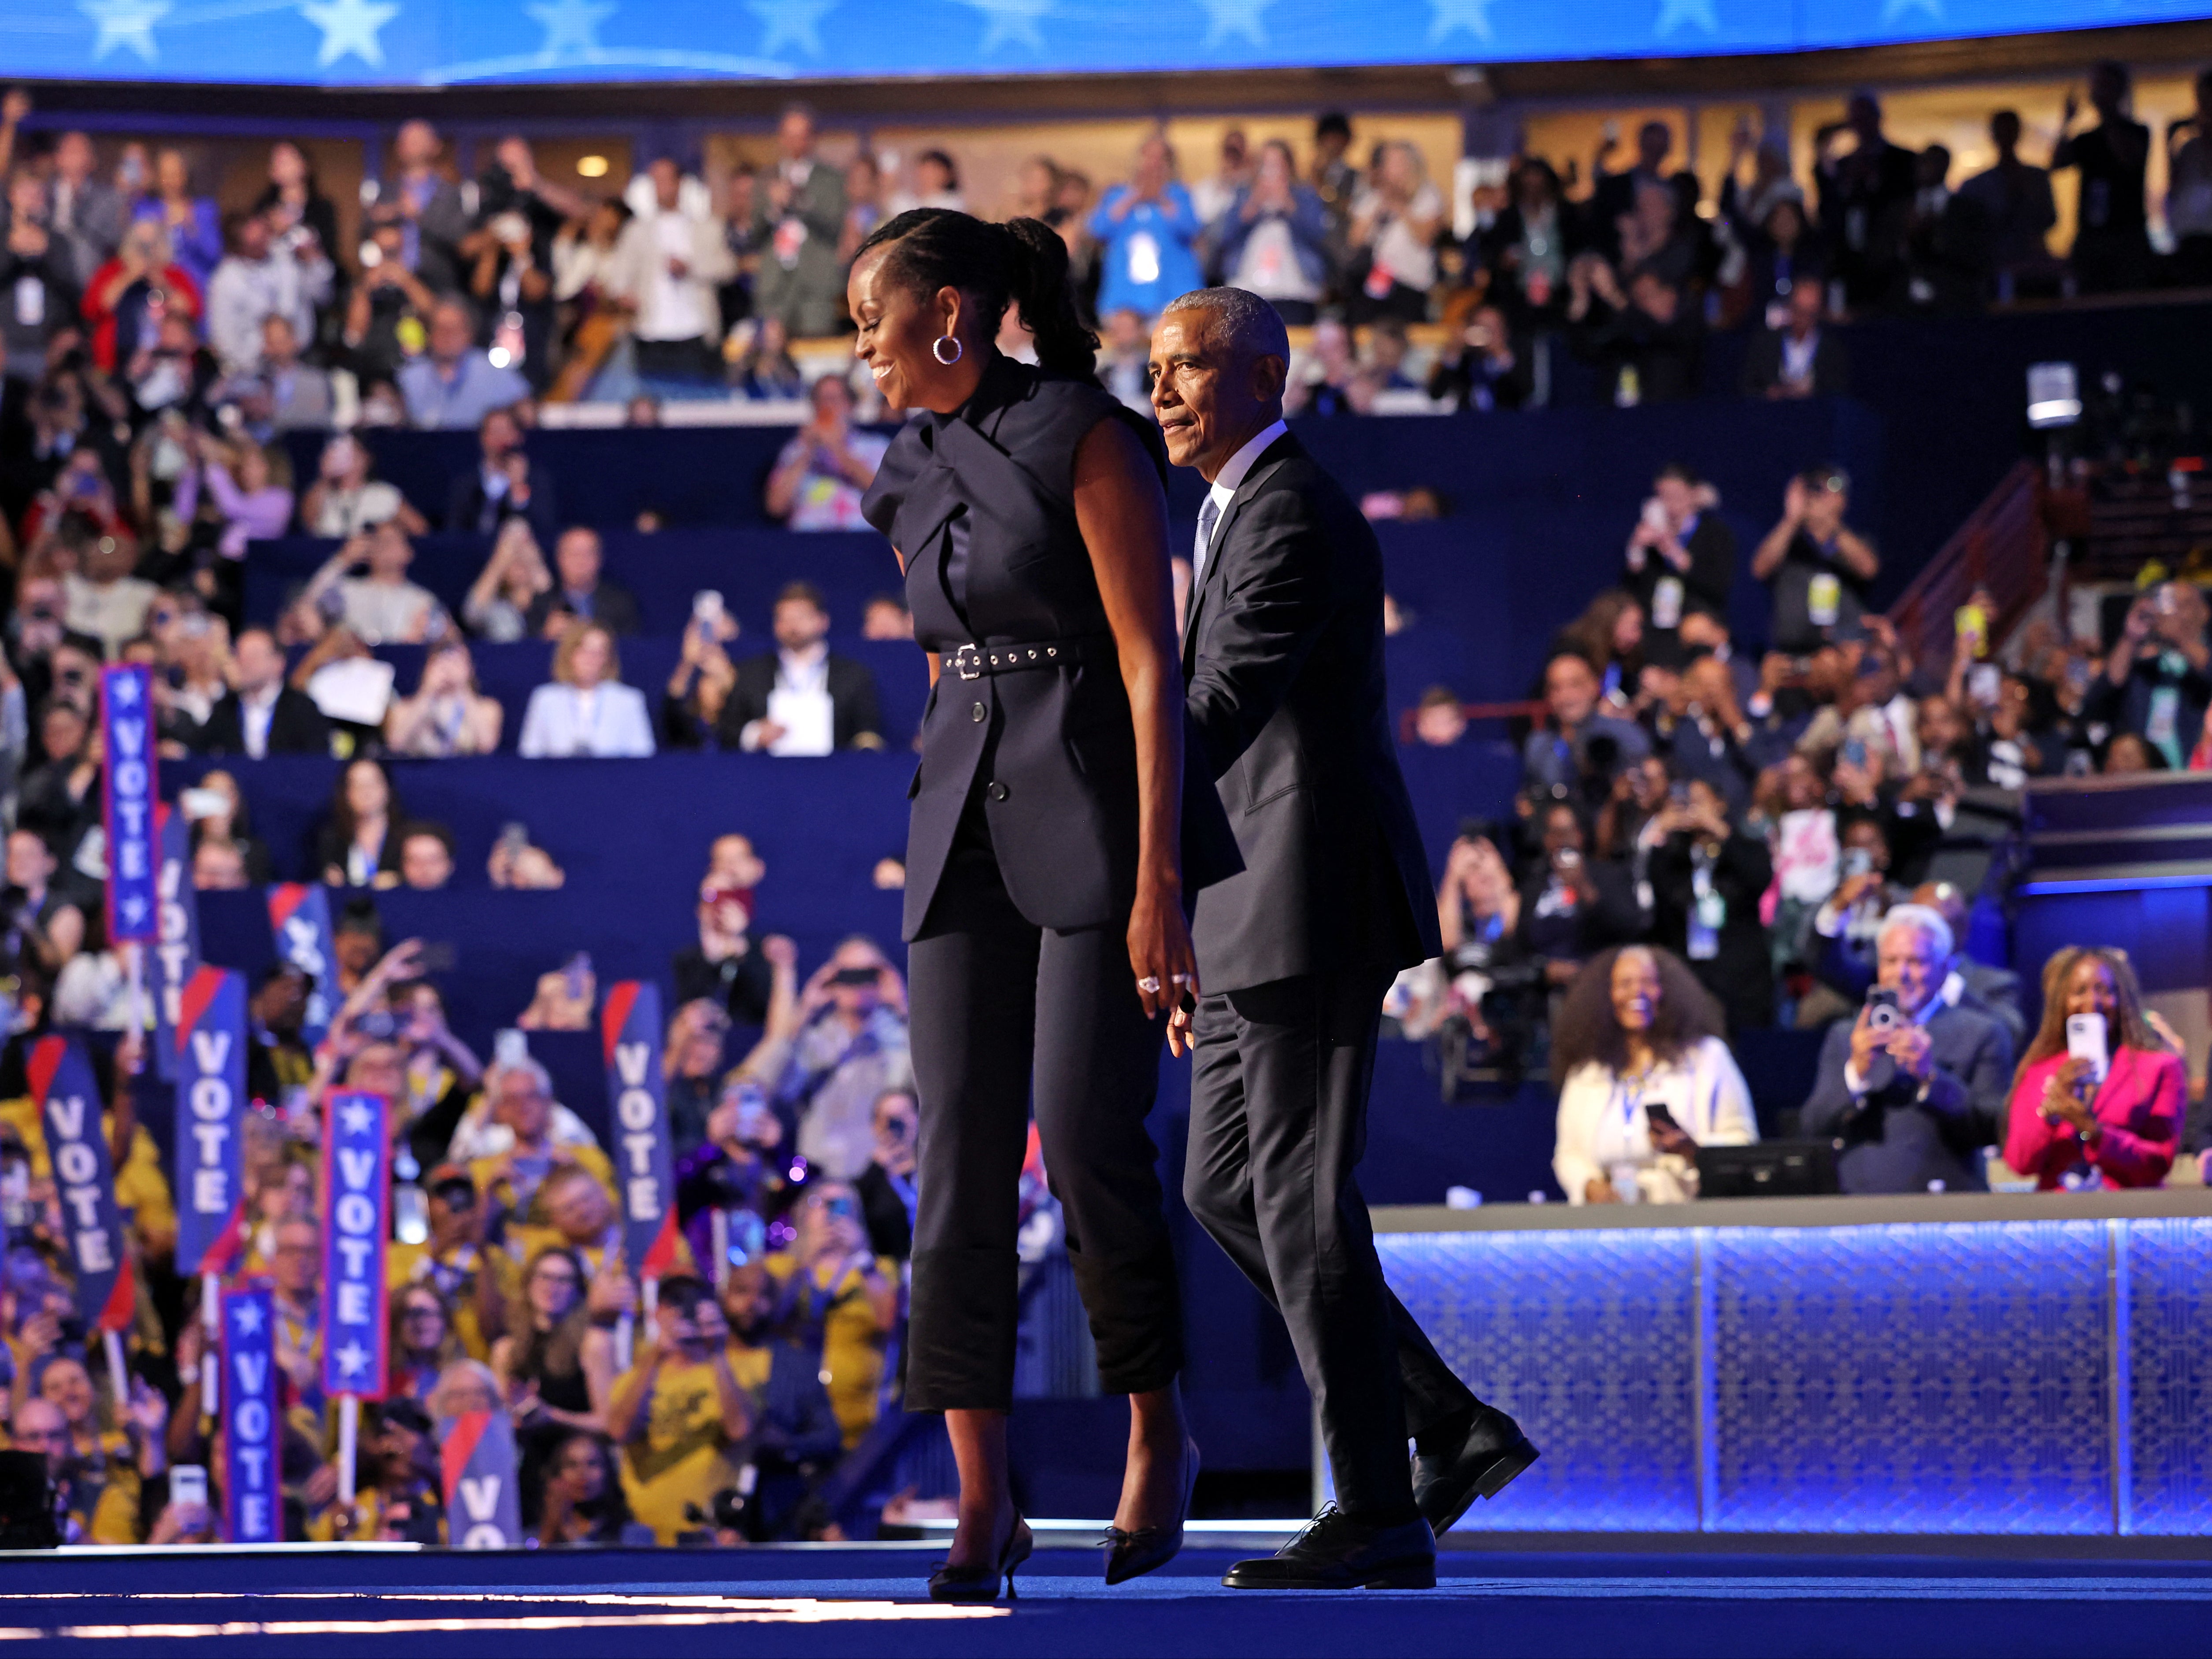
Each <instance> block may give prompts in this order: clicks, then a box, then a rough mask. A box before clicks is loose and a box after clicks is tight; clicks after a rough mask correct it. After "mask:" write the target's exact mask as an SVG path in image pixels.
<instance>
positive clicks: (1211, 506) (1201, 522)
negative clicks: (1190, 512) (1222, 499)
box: [1190, 492, 1221, 591]
mask: <svg viewBox="0 0 2212 1659" xmlns="http://www.w3.org/2000/svg"><path fill="white" fill-rule="evenodd" d="M1220 522H1221V508H1220V507H1219V505H1218V503H1217V502H1216V501H1214V499H1213V496H1212V493H1211V492H1209V493H1208V494H1207V495H1206V505H1205V506H1204V507H1200V508H1199V509H1198V544H1197V546H1196V547H1195V548H1194V549H1193V550H1192V552H1191V556H1190V585H1191V587H1192V589H1193V591H1196V589H1197V586H1198V584H1199V581H1200V579H1201V578H1203V577H1204V576H1205V574H1206V550H1207V549H1208V548H1210V547H1212V545H1213V526H1216V525H1218V524H1219V523H1220Z"/></svg>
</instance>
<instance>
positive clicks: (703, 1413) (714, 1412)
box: [614, 1360, 744, 1544]
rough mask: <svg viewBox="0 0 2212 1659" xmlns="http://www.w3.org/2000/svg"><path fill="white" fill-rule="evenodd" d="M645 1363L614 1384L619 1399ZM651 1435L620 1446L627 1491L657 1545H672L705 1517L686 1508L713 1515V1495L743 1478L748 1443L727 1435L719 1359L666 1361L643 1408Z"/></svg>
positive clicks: (694, 1530) (639, 1516)
mask: <svg viewBox="0 0 2212 1659" xmlns="http://www.w3.org/2000/svg"><path fill="white" fill-rule="evenodd" d="M644 1369H645V1367H644V1366H639V1367H637V1368H636V1369H635V1370H631V1371H630V1372H629V1374H628V1375H627V1376H623V1378H622V1379H621V1380H620V1381H619V1382H617V1383H616V1384H615V1388H614V1392H615V1394H616V1395H617V1396H619V1395H623V1393H624V1391H625V1390H627V1389H629V1388H631V1387H632V1386H634V1383H635V1379H636V1378H637V1377H638V1376H639V1374H640V1372H641V1371H642V1370H644ZM645 1413H646V1418H645V1433H644V1434H643V1436H642V1437H640V1438H638V1439H635V1440H633V1441H631V1442H630V1443H629V1444H628V1445H626V1446H624V1447H623V1449H622V1479H623V1492H624V1494H625V1495H626V1496H627V1497H628V1498H629V1507H630V1512H631V1513H632V1514H633V1515H635V1516H636V1517H637V1518H638V1520H639V1521H641V1522H643V1523H644V1524H645V1525H647V1526H648V1527H651V1528H653V1538H654V1540H655V1541H656V1542H659V1543H663V1544H672V1543H674V1542H675V1541H676V1534H678V1533H680V1532H696V1531H697V1530H698V1529H699V1528H700V1526H701V1524H702V1523H701V1522H697V1521H694V1520H692V1519H691V1518H690V1516H688V1515H686V1514H685V1513H684V1510H685V1507H686V1506H687V1505H690V1504H696V1505H697V1506H698V1508H699V1512H700V1513H701V1514H702V1515H709V1514H712V1513H713V1505H714V1494H715V1493H716V1492H720V1491H722V1490H723V1489H724V1488H725V1487H728V1486H735V1485H737V1483H738V1469H739V1468H741V1467H743V1465H744V1446H742V1445H736V1446H732V1445H730V1444H729V1443H727V1442H726V1441H725V1439H724V1438H723V1435H722V1395H721V1392H720V1389H718V1388H717V1387H716V1386H715V1383H714V1362H713V1361H712V1360H702V1361H700V1362H699V1363H698V1364H693V1365H663V1366H662V1367H661V1368H660V1370H659V1374H658V1375H657V1376H654V1377H653V1395H652V1398H651V1399H650V1400H648V1401H647V1402H646V1406H645Z"/></svg>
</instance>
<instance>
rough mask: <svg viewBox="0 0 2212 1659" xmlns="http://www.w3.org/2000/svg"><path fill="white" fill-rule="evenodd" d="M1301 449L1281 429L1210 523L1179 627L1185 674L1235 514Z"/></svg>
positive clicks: (1218, 582)
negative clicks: (1217, 519) (1195, 583)
mask: <svg viewBox="0 0 2212 1659" xmlns="http://www.w3.org/2000/svg"><path fill="white" fill-rule="evenodd" d="M1302 453H1304V452H1303V450H1301V448H1300V447H1299V446H1298V441H1297V439H1296V438H1295V437H1293V436H1291V435H1290V434H1289V433H1287V432H1285V434H1284V435H1282V436H1281V437H1279V438H1278V439H1276V440H1275V441H1274V442H1273V443H1271V444H1269V445H1268V446H1267V448H1265V449H1263V450H1261V452H1260V456H1259V459H1257V460H1255V461H1254V462H1253V463H1252V470H1251V471H1249V472H1247V473H1246V474H1245V475H1244V482H1243V483H1241V484H1239V485H1237V493H1236V494H1235V495H1231V497H1230V498H1229V506H1228V507H1227V509H1226V510H1225V512H1224V513H1222V515H1221V522H1220V523H1219V524H1218V525H1216V526H1213V539H1212V542H1211V543H1209V544H1207V547H1206V570H1205V573H1204V574H1202V575H1201V576H1200V578H1199V583H1198V586H1197V587H1196V588H1195V589H1194V591H1193V592H1192V593H1191V596H1190V615H1189V616H1188V617H1187V618H1186V619H1185V620H1184V623H1183V630H1182V666H1183V672H1184V674H1185V675H1186V676H1188V675H1189V674H1190V673H1192V672H1193V671H1194V670H1195V669H1196V668H1197V666H1198V624H1199V620H1200V617H1203V616H1204V615H1205V613H1206V600H1207V599H1208V598H1209V597H1210V596H1212V593H1213V592H1215V590H1216V589H1218V587H1220V586H1222V584H1223V583H1224V582H1225V580H1227V579H1226V578H1225V577H1224V576H1223V575H1222V574H1221V568H1222V566H1223V565H1225V564H1226V563H1227V562H1229V561H1228V558H1227V554H1228V551H1229V532H1231V530H1232V529H1234V528H1235V527H1236V524H1237V514H1238V513H1242V512H1243V510H1244V508H1245V506H1246V505H1247V504H1248V503H1249V501H1251V499H1252V498H1253V497H1254V496H1255V495H1258V494H1259V493H1260V489H1261V486H1262V485H1263V484H1265V483H1267V480H1268V479H1269V478H1271V477H1273V476H1274V475H1275V473H1276V471H1278V470H1279V468H1280V467H1281V466H1282V465H1284V463H1285V462H1286V461H1290V460H1293V459H1296V458H1297V456H1298V455H1300V454H1302Z"/></svg>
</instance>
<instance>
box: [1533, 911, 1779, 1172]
mask: <svg viewBox="0 0 2212 1659" xmlns="http://www.w3.org/2000/svg"><path fill="white" fill-rule="evenodd" d="M1721 1029H1722V1019H1721V1011H1720V1008H1719V1006H1718V1005H1717V1004H1716V1003H1715V1002H1714V1001H1713V999H1712V996H1711V993H1709V992H1708V991H1707V990H1706V989H1705V987H1704V986H1702V985H1700V984H1699V983H1698V979H1697V975H1694V974H1692V972H1691V971H1690V968H1689V964H1688V963H1686V962H1684V961H1683V960H1682V959H1681V958H1680V957H1678V956H1676V955H1674V953H1673V952H1672V951H1662V950H1658V949H1656V948H1655V947H1653V946H1651V945H1622V946H1620V948H1619V949H1617V950H1613V951H1601V952H1600V953H1599V954H1598V955H1597V956H1596V957H1593V958H1592V959H1591V961H1590V963H1589V966H1588V967H1587V968H1585V969H1583V971H1582V974H1581V975H1580V977H1578V978H1577V980H1576V981H1575V982H1574V984H1573V985H1572V986H1571V987H1569V988H1568V991H1567V994H1566V997H1565V1000H1564V1001H1563V1002H1562V1003H1561V1005H1560V1006H1559V1012H1558V1013H1556V1014H1555V1015H1553V1018H1552V1079H1553V1082H1555V1083H1556V1084H1558V1085H1559V1139H1558V1140H1557V1143H1556V1144H1555V1146H1554V1147H1553V1153H1552V1170H1553V1173H1554V1174H1555V1175H1556V1176H1558V1177H1559V1187H1560V1188H1561V1190H1562V1191H1564V1192H1565V1194H1566V1195H1567V1201H1568V1202H1569V1203H1570V1204H1613V1203H1623V1204H1635V1203H1656V1204H1667V1203H1680V1202H1682V1201H1684V1200H1687V1199H1692V1198H1694V1197H1696V1196H1697V1187H1698V1175H1697V1156H1698V1148H1699V1147H1700V1146H1748V1145H1750V1144H1751V1143H1752V1142H1753V1141H1754V1140H1757V1139H1759V1123H1758V1120H1757V1119H1755V1118H1754V1117H1753V1115H1752V1110H1751V1091H1750V1090H1748V1089H1747V1088H1746V1087H1745V1086H1744V1081H1743V1073H1741V1072H1740V1071H1738V1070H1737V1069H1736V1063H1735V1056H1734V1055H1732V1054H1729V1050H1728V1045H1727V1044H1726V1043H1724V1042H1722V1041H1721V1038H1720V1032H1721Z"/></svg>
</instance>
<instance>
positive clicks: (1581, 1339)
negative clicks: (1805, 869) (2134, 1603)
mask: <svg viewBox="0 0 2212 1659" xmlns="http://www.w3.org/2000/svg"><path fill="white" fill-rule="evenodd" d="M1375 1226H1376V1234H1377V1241H1376V1242H1377V1243H1378V1245H1379V1247H1380V1249H1381V1251H1382V1255H1383V1267H1384V1270H1385V1271H1386V1273H1388V1274H1389V1279H1390V1283H1391V1285H1392V1286H1393V1287H1394V1288H1395V1290H1396V1291H1397V1292H1398V1295H1399V1297H1401V1299H1402V1300H1403V1301H1404V1303H1405V1304H1406V1306H1407V1309H1408V1310H1410V1311H1411V1312H1412V1313H1413V1316H1414V1317H1415V1318H1417V1319H1418V1320H1419V1321H1420V1322H1421V1324H1422V1326H1423V1328H1425V1329H1426V1330H1427V1331H1428V1333H1429V1334H1430V1335H1431V1337H1432V1338H1433V1339H1434V1340H1435V1341H1436V1343H1437V1348H1438V1349H1439V1351H1440V1352H1442V1353H1443V1357H1444V1358H1445V1359H1446V1360H1447V1361H1448V1362H1449V1364H1451V1365H1452V1367H1453V1369H1454V1370H1455V1371H1457V1372H1458V1374H1459V1375H1460V1376H1462V1377H1463V1378H1465V1379H1466V1381H1467V1382H1468V1384H1469V1385H1470V1386H1471V1387H1473V1388H1474V1389H1475V1391H1476V1392H1477V1393H1478V1394H1480V1395H1481V1396H1482V1397H1483V1398H1484V1399H1486V1400H1488V1401H1492V1402H1493V1403H1495V1404H1497V1405H1498V1406H1499V1407H1502V1408H1504V1410H1506V1411H1508V1412H1510V1413H1512V1414H1513V1415H1514V1416H1515V1417H1516V1418H1517V1419H1519V1420H1520V1422H1521V1424H1522V1427H1523V1428H1525V1429H1526V1430H1527V1431H1528V1434H1529V1436H1530V1437H1531V1438H1532V1439H1534V1441H1535V1443H1537V1445H1538V1446H1540V1447H1541V1449H1542V1450H1543V1456H1542V1458H1541V1460H1540V1461H1539V1462H1537V1463H1536V1464H1535V1466H1534V1468H1531V1469H1530V1470H1529V1471H1528V1474H1524V1475H1523V1476H1522V1477H1521V1479H1520V1480H1518V1481H1516V1483H1515V1484H1514V1485H1513V1486H1510V1488H1509V1489H1508V1490H1507V1492H1505V1493H1504V1495H1502V1496H1501V1497H1500V1498H1498V1500H1497V1501H1496V1502H1494V1503H1486V1504H1483V1503H1479V1504H1476V1505H1475V1506H1474V1510H1472V1511H1470V1512H1469V1514H1468V1516H1467V1518H1466V1519H1465V1520H1464V1521H1462V1522H1461V1523H1460V1524H1461V1527H1462V1529H1467V1530H1498V1531H1568V1532H1637V1533H1668V1532H1682V1533H1688V1532H1705V1533H1741V1534H1772V1533H1886V1534H2022V1535H2024V1534H2066V1535H2073V1536H2092V1535H2112V1534H2119V1535H2135V1536H2154V1535H2163V1536H2174V1535H2193V1534H2201V1533H2203V1531H2204V1530H2205V1529H2206V1528H2207V1526H2208V1525H2212V1455H2208V1448H2207V1442H2206V1437H2205V1433H2204V1424H2205V1422H2206V1411H2205V1406H2206V1403H2207V1400H2208V1396H2212V1336H2208V1333H2212V1324H2208V1323H2207V1321H2206V1318H2205V1313H2206V1308H2205V1301H2206V1297H2207V1294H2208V1291H2207V1286H2208V1285H2212V1273H2208V1272H2207V1269H2208V1267H2212V1193H2207V1192H2206V1191H2204V1190H2203V1189H2201V1188H2197V1189H2186V1188H2184V1189H2173V1190H2160V1191H2150V1192H2140V1193H2111V1194H2010V1195H2008V1194H1955V1195H1933V1194H1930V1195H1926V1196H1908V1197H1903V1198H1895V1199H1874V1198H1808V1199H1771V1200H1769V1199H1747V1200H1734V1201H1719V1202H1711V1203H1703V1204H1692V1205H1687V1206H1671V1207H1665V1208H1662V1207H1656V1206H1654V1207H1643V1208H1637V1207H1629V1208H1618V1207H1613V1206H1607V1208H1606V1209H1605V1210H1604V1211H1600V1210H1598V1209H1596V1208H1577V1209H1573V1210H1569V1209H1567V1208H1566V1207H1565V1206H1535V1205H1512V1206H1485V1207H1483V1208H1480V1209H1477V1210H1472V1211H1453V1210H1445V1209H1431V1208H1402V1209H1386V1208H1378V1209H1377V1210H1376V1212H1375ZM1323 1480H1325V1477H1324V1478H1323ZM1317 1484H1322V1482H1321V1481H1317Z"/></svg>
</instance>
